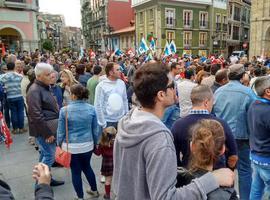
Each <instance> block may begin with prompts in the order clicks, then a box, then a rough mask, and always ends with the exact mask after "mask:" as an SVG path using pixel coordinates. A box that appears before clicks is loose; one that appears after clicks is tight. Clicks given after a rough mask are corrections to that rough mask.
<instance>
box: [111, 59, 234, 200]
mask: <svg viewBox="0 0 270 200" xmlns="http://www.w3.org/2000/svg"><path fill="white" fill-rule="evenodd" d="M134 91H135V94H136V96H137V99H138V100H139V102H140V104H141V106H142V107H141V108H135V109H133V110H131V111H130V112H129V113H128V114H127V115H126V116H125V117H124V118H122V119H121V120H120V121H119V124H118V134H117V136H116V139H115V144H114V172H113V188H114V193H115V194H116V198H117V199H119V200H127V199H128V200H150V199H152V200H171V199H173V200H177V199H189V200H193V199H194V200H195V199H196V200H197V199H207V194H208V193H210V192H211V191H213V190H215V189H217V188H218V187H219V185H221V186H231V185H232V184H233V181H234V174H233V172H232V171H231V170H229V169H219V170H217V171H214V172H212V173H207V174H205V175H204V176H202V177H201V178H198V179H194V181H193V182H192V183H191V184H189V185H187V186H185V187H183V188H178V189H176V187H175V184H176V176H177V164H176V157H175V147H174V144H173V137H172V134H171V132H170V131H169V129H167V128H166V126H165V125H164V124H163V123H162V122H161V120H160V119H161V118H162V117H163V114H164V110H165V109H166V107H168V106H170V105H172V104H173V103H174V102H175V98H176V95H175V89H174V81H173V80H171V78H170V77H169V76H168V70H167V68H166V67H165V66H163V65H162V64H159V63H151V64H146V65H144V66H143V67H141V68H140V69H139V70H138V71H137V72H136V74H135V77H134Z"/></svg>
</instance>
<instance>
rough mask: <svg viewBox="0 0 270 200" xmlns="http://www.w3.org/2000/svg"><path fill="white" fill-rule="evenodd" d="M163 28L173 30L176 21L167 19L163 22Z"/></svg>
mask: <svg viewBox="0 0 270 200" xmlns="http://www.w3.org/2000/svg"><path fill="white" fill-rule="evenodd" d="M165 26H166V28H175V27H176V19H174V18H169V17H167V18H166V21H165Z"/></svg>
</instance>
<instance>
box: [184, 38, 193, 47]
mask: <svg viewBox="0 0 270 200" xmlns="http://www.w3.org/2000/svg"><path fill="white" fill-rule="evenodd" d="M191 46H192V40H184V48H190V47H191Z"/></svg>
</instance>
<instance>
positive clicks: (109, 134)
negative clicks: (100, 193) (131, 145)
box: [95, 126, 117, 199]
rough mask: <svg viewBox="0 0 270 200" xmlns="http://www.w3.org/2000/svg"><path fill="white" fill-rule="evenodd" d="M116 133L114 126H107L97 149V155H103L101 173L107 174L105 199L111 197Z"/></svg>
mask: <svg viewBox="0 0 270 200" xmlns="http://www.w3.org/2000/svg"><path fill="white" fill-rule="evenodd" d="M116 133H117V131H116V129H115V128H114V127H113V126H109V127H107V128H105V129H104V131H103V133H102V136H101V139H100V143H99V145H98V146H97V148H96V149H95V154H96V155H98V156H99V155H102V165H101V175H103V176H105V195H104V199H110V192H111V182H112V176H113V143H114V139H115V136H116Z"/></svg>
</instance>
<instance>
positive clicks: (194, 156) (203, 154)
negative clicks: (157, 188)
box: [177, 120, 238, 200]
mask: <svg viewBox="0 0 270 200" xmlns="http://www.w3.org/2000/svg"><path fill="white" fill-rule="evenodd" d="M190 133H191V137H192V139H191V142H190V150H191V162H190V167H189V171H187V170H185V169H184V168H180V169H179V171H178V177H177V182H178V183H181V185H180V184H178V185H177V187H180V186H182V185H187V184H189V183H190V182H191V180H192V179H194V178H199V177H201V176H203V175H204V174H206V173H208V172H211V171H213V167H214V165H215V163H216V161H217V160H218V157H219V156H220V155H222V154H224V152H225V135H224V130H223V127H222V125H221V124H220V123H219V122H218V121H216V120H201V121H199V122H197V123H196V124H195V125H194V126H193V127H192V128H191V132H190ZM207 199H209V200H212V199H213V200H215V199H221V200H236V199H238V197H237V195H236V191H235V190H234V188H233V187H231V188H229V187H220V188H218V189H216V190H214V191H213V192H211V193H209V194H208V195H207Z"/></svg>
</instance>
